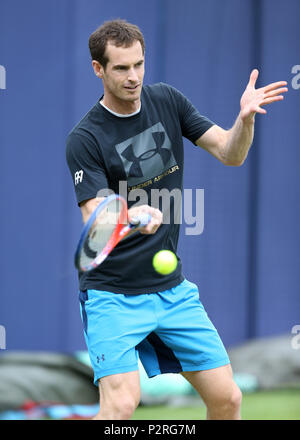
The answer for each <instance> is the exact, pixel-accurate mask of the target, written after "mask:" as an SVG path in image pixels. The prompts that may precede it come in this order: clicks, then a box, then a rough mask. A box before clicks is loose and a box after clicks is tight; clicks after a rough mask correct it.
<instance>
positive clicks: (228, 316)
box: [0, 0, 300, 351]
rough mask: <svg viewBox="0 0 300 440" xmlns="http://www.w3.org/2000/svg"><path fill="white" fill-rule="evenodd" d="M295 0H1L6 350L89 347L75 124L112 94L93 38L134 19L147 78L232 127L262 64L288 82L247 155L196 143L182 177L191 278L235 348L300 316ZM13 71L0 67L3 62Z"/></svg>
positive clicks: (1, 317) (269, 76)
mask: <svg viewBox="0 0 300 440" xmlns="http://www.w3.org/2000/svg"><path fill="white" fill-rule="evenodd" d="M299 16H300V2H299V1H298V0H288V1H286V2H285V3H284V7H282V2H281V1H279V0H261V1H255V0H244V1H240V0H223V1H221V0H209V1H207V0H206V1H202V0H187V1H185V2H182V1H181V0H149V1H147V2H141V1H140V0H127V1H123V0H113V1H110V2H107V1H102V0H101V1H100V0H51V2H48V1H46V0H26V2H23V1H21V0H10V2H6V1H4V0H0V65H2V66H4V67H5V70H6V89H5V90H3V89H2V90H0V124H1V127H0V148H1V149H0V155H1V156H0V157H1V172H0V188H1V204H2V213H1V219H0V222H1V228H0V234H1V237H0V243H1V260H0V273H1V292H0V293H1V302H0V325H3V326H5V328H6V335H7V341H6V344H7V349H11V350H15V349H24V350H25V349H26V350H59V351H70V350H77V349H82V348H85V345H84V340H83V335H82V326H81V321H80V316H79V306H78V302H77V276H76V272H75V270H74V268H73V252H74V248H75V245H76V242H77V239H78V235H79V233H80V230H81V217H80V212H79V209H78V208H77V206H76V202H75V196H74V193H73V187H72V183H71V178H70V175H69V171H68V169H67V166H66V163H65V139H66V136H67V133H68V132H69V131H70V130H71V128H72V127H73V126H74V125H75V123H77V122H78V120H79V119H80V118H81V117H82V116H83V115H84V114H85V113H86V112H87V111H88V110H89V108H90V107H91V106H92V105H93V104H94V103H95V102H96V100H97V99H98V97H99V96H100V95H101V93H102V85H101V82H100V81H99V80H97V78H96V77H95V76H94V74H93V71H92V69H91V63H90V57H89V52H88V38H89V35H90V33H91V32H92V31H93V30H94V29H95V28H96V27H98V25H100V24H101V23H102V22H103V21H104V20H107V19H111V18H117V17H121V18H126V19H127V20H129V21H132V22H134V23H136V24H138V25H139V26H140V27H141V29H142V31H143V32H144V35H145V39H146V69H147V73H146V77H145V82H146V83H152V82H156V81H165V82H168V83H170V84H172V85H173V86H175V87H177V88H178V89H180V90H181V91H182V92H183V93H185V94H186V96H188V97H189V98H190V99H191V100H192V102H193V103H194V104H195V105H196V106H197V107H198V109H199V111H200V112H201V113H202V114H205V115H206V116H208V117H209V118H211V119H213V120H214V121H215V122H216V123H218V124H219V125H221V126H222V127H224V128H230V127H231V126H232V125H233V123H234V120H235V118H236V116H237V114H238V112H239V100H240V96H241V94H242V92H243V90H244V88H245V86H246V84H247V82H248V78H249V74H250V72H251V70H252V69H253V68H255V67H257V68H258V69H259V70H260V77H259V81H258V83H259V84H258V85H265V84H267V83H269V82H273V81H277V80H286V81H288V83H289V92H288V94H287V95H286V97H285V100H284V101H283V102H281V103H276V104H273V106H270V107H268V108H267V110H268V114H267V115H265V116H264V115H258V116H257V118H256V121H257V122H256V133H255V139H254V144H253V146H252V148H251V150H250V153H249V157H248V159H247V161H246V163H245V164H244V165H243V166H242V167H239V168H232V167H225V166H224V165H222V164H220V163H219V162H218V161H217V160H216V159H214V158H213V157H211V156H210V155H209V154H208V153H206V152H204V151H203V150H201V149H199V148H196V147H195V146H193V145H192V144H191V143H189V142H186V143H185V151H186V155H185V187H186V188H204V190H205V230H204V233H203V234H202V235H200V236H184V234H183V232H184V231H182V234H181V238H180V245H179V253H180V255H181V257H182V260H183V266H184V271H185V274H186V276H187V277H188V278H189V279H190V280H192V281H194V282H196V283H197V284H198V285H199V289H200V294H201V299H202V301H203V303H204V305H205V307H206V309H207V311H208V314H209V315H210V317H211V318H212V320H213V322H214V323H215V325H216V327H217V328H218V330H219V332H220V334H221V336H222V338H223V341H224V343H225V345H226V346H227V347H230V346H233V345H235V344H238V343H242V342H243V341H246V340H247V339H249V338H254V337H259V336H266V335H275V334H279V333H283V332H290V330H291V328H292V326H293V325H295V324H299V323H300V316H299V315H300V299H299V298H300V295H299V284H300V270H299V268H300V254H299V248H300V230H299V224H300V207H299V200H300V184H299V163H300V149H299V135H300V129H299V102H300V90H298V89H297V88H292V86H291V84H292V78H293V76H295V75H294V74H292V68H293V66H295V65H299V64H300V58H299ZM1 70H2V72H3V69H1Z"/></svg>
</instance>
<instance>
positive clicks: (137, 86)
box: [100, 41, 145, 102]
mask: <svg viewBox="0 0 300 440" xmlns="http://www.w3.org/2000/svg"><path fill="white" fill-rule="evenodd" d="M105 54H106V56H107V58H108V63H107V65H106V68H105V70H104V69H103V68H101V74H100V77H101V78H102V80H103V86H104V93H105V97H106V98H109V99H117V100H122V101H127V102H133V101H138V100H139V99H140V95H141V90H142V85H143V78H144V73H145V69H144V55H143V51H142V46H141V43H140V42H139V41H135V42H134V43H133V45H132V46H130V47H117V46H114V45H113V44H112V43H108V44H107V47H106V51H105Z"/></svg>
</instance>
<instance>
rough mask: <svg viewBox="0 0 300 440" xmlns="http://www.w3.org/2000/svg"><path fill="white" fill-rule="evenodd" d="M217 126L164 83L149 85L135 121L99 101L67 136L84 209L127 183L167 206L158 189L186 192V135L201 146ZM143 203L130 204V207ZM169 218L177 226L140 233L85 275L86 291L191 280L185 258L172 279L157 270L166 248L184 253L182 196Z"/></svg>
mask: <svg viewBox="0 0 300 440" xmlns="http://www.w3.org/2000/svg"><path fill="white" fill-rule="evenodd" d="M212 125H213V122H211V121H210V120H209V119H207V118H205V117H204V116H201V115H200V114H199V112H198V111H197V110H196V109H195V107H194V106H193V105H192V104H191V102H190V101H189V100H188V99H187V98H186V97H185V96H184V95H183V94H182V93H181V92H179V91H178V90H176V89H175V88H174V87H171V86H169V85H166V84H163V83H159V84H154V85H146V86H143V89H142V94H141V110H140V112H139V113H137V114H135V115H133V116H130V117H125V118H122V117H119V116H116V115H114V114H112V113H111V112H109V111H108V110H106V109H105V108H104V107H103V106H102V105H101V104H100V102H97V104H96V105H95V106H94V107H93V108H92V109H91V110H90V111H89V112H88V113H87V114H86V115H85V116H84V117H83V119H82V120H81V121H80V122H79V123H78V124H77V125H76V126H75V127H74V129H73V130H72V131H71V133H70V134H69V136H68V139H67V149H66V157H67V162H68V165H69V168H70V172H71V175H72V178H73V182H74V187H75V192H76V197H77V202H78V204H80V203H81V202H83V201H84V200H88V199H91V198H94V197H96V196H97V193H98V191H99V190H102V189H105V188H108V189H111V190H112V191H113V192H114V193H116V194H119V193H120V186H119V182H123V188H124V182H125V181H126V182H127V184H125V186H126V185H127V187H128V188H127V190H128V193H129V194H131V196H132V195H133V194H134V193H133V192H132V191H133V190H138V189H143V190H144V193H143V194H144V195H145V194H146V195H147V197H148V204H149V205H151V206H153V205H154V206H155V207H159V208H160V209H162V208H163V206H162V205H161V198H159V197H158V198H157V197H156V198H155V200H156V202H155V203H153V201H152V203H151V199H152V198H154V197H151V195H153V194H154V192H153V190H156V196H157V194H160V193H158V191H161V190H162V189H164V191H166V190H167V191H169V192H170V193H171V191H173V193H172V194H174V190H175V192H176V191H177V192H178V190H180V191H182V182H183V163H184V154H183V139H182V137H183V136H184V137H186V138H187V139H189V140H190V141H191V142H193V143H195V141H196V140H197V139H198V138H199V137H200V136H201V135H202V134H203V133H205V131H206V130H208V129H209V128H210V127H211V126H212ZM151 191H152V192H151ZM137 194H138V191H135V195H137ZM122 195H124V191H122ZM141 200H142V199H141ZM141 200H140V201H141ZM157 200H158V201H159V204H158V205H157ZM138 201H139V199H138V198H137V199H136V200H135V201H133V200H132V201H130V200H128V207H129V208H130V207H131V206H132V205H133V204H134V203H136V202H138ZM143 201H144V200H143ZM177 206H178V205H177ZM163 214H164V216H165V215H166V214H167V215H168V216H169V219H170V224H165V223H163V224H162V225H161V226H160V227H159V229H158V230H157V232H156V233H155V234H153V235H146V234H141V233H139V232H138V233H136V234H133V235H132V236H131V237H129V238H127V239H126V240H124V241H122V242H120V243H119V244H118V245H117V247H116V248H115V249H114V250H113V251H112V253H111V254H110V255H109V256H108V257H107V259H106V260H105V261H104V262H103V263H102V264H101V265H100V266H99V267H98V268H96V269H95V270H92V271H90V272H85V273H81V274H79V284H80V289H81V290H86V289H96V290H107V291H110V292H115V293H125V294H137V293H152V292H158V291H163V290H166V289H170V288H172V287H175V286H176V285H178V284H179V283H180V282H181V281H183V279H184V277H183V275H182V265H181V261H180V258H179V257H178V256H177V257H178V266H177V269H176V270H175V271H174V272H173V273H171V274H170V275H160V274H158V273H157V272H156V271H155V270H154V268H153V266H152V258H153V256H154V254H155V253H156V252H158V251H159V250H161V249H169V250H171V251H173V252H174V253H175V254H176V249H177V242H178V236H179V227H180V225H179V224H178V223H179V222H178V217H176V215H177V214H174V197H170V210H169V211H168V213H166V212H163ZM174 216H175V217H176V218H177V220H175V217H174Z"/></svg>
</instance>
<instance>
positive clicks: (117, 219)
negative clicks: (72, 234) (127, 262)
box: [75, 194, 151, 272]
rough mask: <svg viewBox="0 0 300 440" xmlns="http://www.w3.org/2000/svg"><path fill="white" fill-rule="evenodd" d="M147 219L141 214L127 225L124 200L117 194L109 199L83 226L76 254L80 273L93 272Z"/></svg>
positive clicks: (144, 224)
mask: <svg viewBox="0 0 300 440" xmlns="http://www.w3.org/2000/svg"><path fill="white" fill-rule="evenodd" d="M150 220H151V215H150V214H143V215H141V216H139V217H137V218H136V219H134V222H131V223H128V210H127V203H126V200H125V199H124V198H123V197H121V196H119V195H118V194H113V195H110V196H108V197H107V198H106V199H105V200H104V201H103V202H101V203H99V205H98V206H97V208H96V209H95V210H94V211H93V213H92V215H91V216H90V218H89V220H88V221H87V223H86V224H85V225H84V228H83V230H82V232H81V235H80V239H79V242H78V246H77V249H76V252H75V266H76V268H77V269H78V270H79V271H81V272H86V271H90V270H92V269H95V268H96V267H98V266H99V265H100V264H101V263H102V262H103V261H104V260H105V258H106V257H107V256H108V255H109V253H110V252H111V251H112V250H113V249H114V247H115V246H116V245H117V244H118V243H119V242H120V241H121V240H123V238H125V237H128V236H129V235H131V234H132V233H134V232H136V231H137V230H138V229H139V228H141V227H143V226H146V225H147V224H148V223H149V222H150Z"/></svg>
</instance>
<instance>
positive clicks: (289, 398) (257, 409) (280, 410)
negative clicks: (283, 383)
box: [132, 389, 300, 420]
mask: <svg viewBox="0 0 300 440" xmlns="http://www.w3.org/2000/svg"><path fill="white" fill-rule="evenodd" d="M205 417H206V409H205V407H204V405H203V404H202V403H201V401H200V400H199V405H198V406H190V407H171V406H140V407H138V408H137V410H136V412H135V414H134V416H133V418H132V420H198V419H200V420H201V419H202V420H204V419H205ZM242 419H243V420H300V389H291V390H274V391H260V392H255V393H249V394H244V395H243V403H242Z"/></svg>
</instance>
